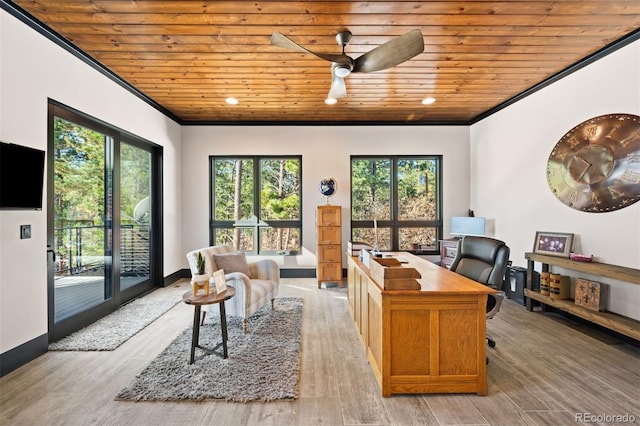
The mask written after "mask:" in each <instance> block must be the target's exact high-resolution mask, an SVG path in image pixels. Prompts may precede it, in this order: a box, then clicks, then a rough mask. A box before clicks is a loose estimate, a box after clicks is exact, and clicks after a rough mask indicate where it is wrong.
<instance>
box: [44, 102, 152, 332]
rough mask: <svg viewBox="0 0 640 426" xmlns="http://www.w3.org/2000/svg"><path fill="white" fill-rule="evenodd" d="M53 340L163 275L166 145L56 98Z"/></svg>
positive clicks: (50, 201)
mask: <svg viewBox="0 0 640 426" xmlns="http://www.w3.org/2000/svg"><path fill="white" fill-rule="evenodd" d="M49 129H50V133H49V149H48V160H47V161H48V170H49V172H48V173H49V175H48V190H47V215H48V218H47V221H48V245H49V247H48V248H49V262H48V289H49V291H48V298H49V301H48V307H49V340H50V341H56V340H59V339H60V338H62V337H64V336H66V335H68V334H70V333H72V332H74V331H76V330H79V329H80V328H82V327H85V326H87V325H89V324H91V323H92V322H94V321H96V320H98V319H100V318H102V317H103V316H105V315H107V314H109V313H111V312H113V311H115V310H116V309H118V308H119V307H120V306H121V305H122V304H123V303H125V302H127V301H129V300H131V299H133V298H135V297H138V296H140V295H141V294H143V293H145V292H147V291H149V290H151V289H152V288H153V287H154V286H160V285H161V283H160V281H161V279H160V277H161V273H160V271H161V266H160V265H161V261H160V260H159V253H160V252H161V250H160V248H159V247H160V244H159V241H161V235H160V233H159V230H158V226H155V225H154V224H156V223H159V218H158V212H157V211H155V210H156V209H154V206H156V205H159V202H158V201H154V200H157V199H159V197H160V192H159V190H158V189H157V188H160V187H161V184H160V177H159V164H160V161H161V153H160V151H159V149H158V148H157V147H155V146H153V145H151V144H149V143H146V142H145V141H141V140H138V139H137V138H135V137H133V136H131V135H128V134H123V133H122V132H120V131H119V130H117V129H114V128H112V127H111V126H109V125H106V124H104V123H101V122H98V121H96V120H94V119H92V118H90V117H87V116H85V115H83V114H81V113H77V112H74V111H71V110H69V109H67V108H63V107H61V106H57V105H50V106H49Z"/></svg>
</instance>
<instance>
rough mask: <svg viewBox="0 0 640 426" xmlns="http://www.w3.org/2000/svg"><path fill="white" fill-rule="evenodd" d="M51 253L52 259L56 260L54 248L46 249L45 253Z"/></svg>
mask: <svg viewBox="0 0 640 426" xmlns="http://www.w3.org/2000/svg"><path fill="white" fill-rule="evenodd" d="M49 253H51V254H52V255H53V261H54V262H55V261H56V251H55V250H51V249H47V254H49Z"/></svg>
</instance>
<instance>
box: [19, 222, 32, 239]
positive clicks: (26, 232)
mask: <svg viewBox="0 0 640 426" xmlns="http://www.w3.org/2000/svg"><path fill="white" fill-rule="evenodd" d="M29 238H31V225H20V239H21V240H27V239H29Z"/></svg>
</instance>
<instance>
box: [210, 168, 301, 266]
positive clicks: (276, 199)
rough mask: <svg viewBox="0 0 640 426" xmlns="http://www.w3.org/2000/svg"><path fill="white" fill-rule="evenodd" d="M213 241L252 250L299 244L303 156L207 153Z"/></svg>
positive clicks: (283, 249)
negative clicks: (215, 155) (249, 155)
mask: <svg viewBox="0 0 640 426" xmlns="http://www.w3.org/2000/svg"><path fill="white" fill-rule="evenodd" d="M210 160H211V193H212V197H211V199H212V209H211V242H212V244H215V245H219V244H230V245H232V246H233V247H234V248H236V249H237V250H241V251H244V252H249V253H256V254H296V253H297V252H298V251H299V250H300V247H301V246H302V241H301V239H302V219H301V211H302V209H301V206H302V203H301V199H302V171H301V166H302V158H301V157H299V156H291V157H289V156H288V157H269V156H251V157H248V156H242V157H211V158H210Z"/></svg>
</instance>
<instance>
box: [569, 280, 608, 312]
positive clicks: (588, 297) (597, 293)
mask: <svg viewBox="0 0 640 426" xmlns="http://www.w3.org/2000/svg"><path fill="white" fill-rule="evenodd" d="M603 290H604V285H603V284H600V283H598V282H595V281H589V280H585V279H584V278H577V279H576V297H575V302H576V305H579V306H584V307H585V308H588V309H592V310H594V311H601V310H602V309H603V308H604V297H603V296H604V295H603Z"/></svg>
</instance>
